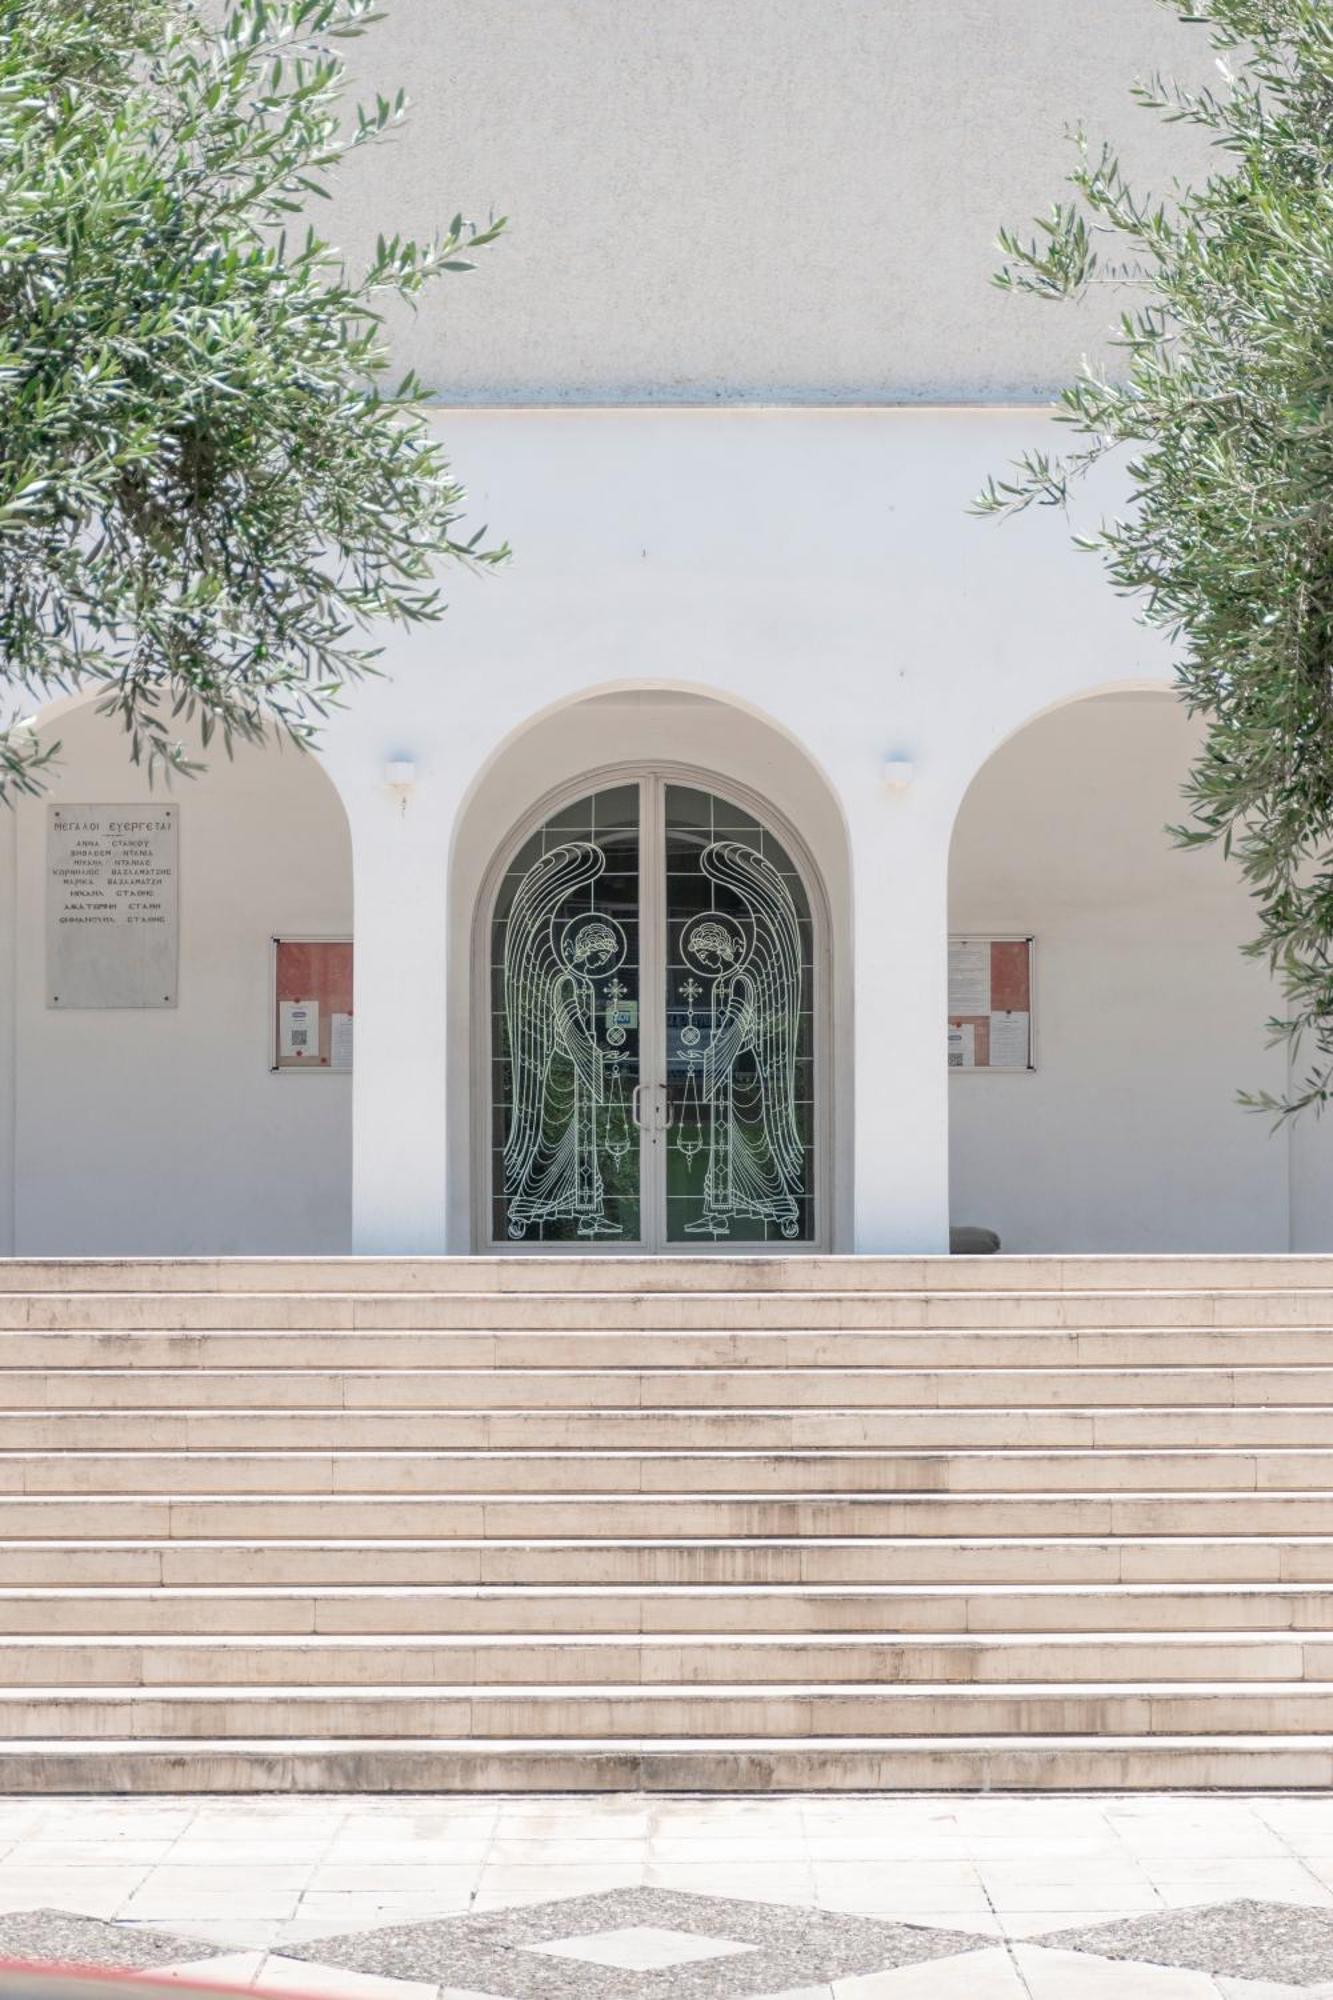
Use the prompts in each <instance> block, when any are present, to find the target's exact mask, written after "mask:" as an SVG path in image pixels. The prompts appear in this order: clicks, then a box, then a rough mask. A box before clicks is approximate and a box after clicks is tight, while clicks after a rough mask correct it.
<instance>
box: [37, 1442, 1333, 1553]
mask: <svg viewBox="0 0 1333 2000" xmlns="http://www.w3.org/2000/svg"><path fill="white" fill-rule="evenodd" d="M1077 1488H1082V1489H1083V1491H1084V1492H1085V1493H1089V1492H1092V1493H1096V1492H1117V1493H1129V1492H1135V1491H1140V1490H1144V1491H1158V1492H1160V1491H1168V1492H1172V1493H1175V1492H1179V1493H1182V1494H1184V1493H1192V1494H1199V1493H1206V1492H1227V1491H1241V1492H1268V1493H1284V1492H1313V1493H1333V1449H1326V1450H1313V1449H1309V1448H1287V1447H1285V1446H1284V1447H1278V1446H1272V1447H1255V1448H1252V1449H1249V1450H1245V1449H1231V1448H1223V1447H1217V1448H1215V1449H1209V1448H1206V1447H1205V1448H1200V1449H1197V1450H1168V1449H1158V1450H1148V1451H1126V1450H1117V1449H1111V1448H1110V1447H1107V1448H1105V1449H1094V1448H1088V1449H1084V1450H1078V1449H1075V1448H1072V1447H1071V1448H1069V1449H1067V1450H1064V1451H1060V1450H1049V1451H1040V1450H1032V1449H1027V1448H1023V1447H1017V1448H1015V1449H1014V1450H1012V1451H984V1450H979V1449H978V1450H959V1451H951V1452H934V1453H932V1452H926V1451H920V1452H915V1453H910V1452H907V1451H905V1450H904V1451H900V1452H895V1451H892V1450H889V1449H887V1448H886V1449H884V1450H882V1451H874V1450H864V1451H837V1450H832V1449H827V1450H807V1451H798V1450H791V1451H764V1450H754V1451H729V1450H722V1449H719V1450H716V1451H705V1450H700V1451H681V1450H676V1451H672V1450H660V1451H650V1450H648V1449H646V1448H645V1449H642V1450H633V1449H630V1448H628V1447H625V1448H622V1449H620V1450H610V1451H593V1450H591V1449H584V1450H569V1449H556V1448H554V1447H552V1448H549V1449H547V1450H531V1451H520V1450H512V1449H511V1450H506V1449H502V1448H500V1447H499V1446H497V1447H496V1448H495V1449H493V1450H489V1451H484V1450H483V1451H425V1450H415V1449H404V1450H399V1451H379V1452H377V1451H373V1450H362V1451H357V1450H346V1451H330V1450H313V1449H312V1450H305V1451H240V1450H237V1451H209V1450H204V1449H200V1450H198V1451H189V1450H184V1449H182V1450H178V1451H158V1450H139V1451H131V1450H124V1451H73V1450H71V1451H64V1452H43V1453H35V1452H21V1451H0V1496H3V1498H0V1508H3V1507H4V1506H5V1505H6V1504H8V1502H9V1501H10V1500H11V1499H12V1498H13V1496H16V1495H20V1494H22V1495H27V1496H36V1495H43V1494H47V1495H57V1494H66V1495H76V1494H81V1495H85V1496H91V1495H99V1496H107V1497H114V1496H117V1495H143V1496H150V1495H166V1494H173V1495H181V1494H192V1493H195V1494H206V1493H218V1494H220V1493H227V1494H240V1493H254V1494H264V1495H282V1494H302V1493H310V1494H317V1493H322V1494H339V1493H358V1494H364V1495H367V1496H369V1495H375V1494H383V1495H389V1494H402V1495H408V1494H421V1493H437V1494H451V1495H465V1494H473V1493H483V1492H485V1493H495V1492H500V1493H507V1494H521V1493H528V1492H543V1493H548V1494H554V1493H563V1494H586V1495H593V1494H617V1493H620V1494H625V1493H660V1494H677V1495H685V1494H718V1493H755V1494H785V1495H791V1494H795V1493H806V1492H822V1493H828V1492H839V1491H846V1492H861V1493H865V1492H883V1493H903V1494H907V1493H917V1494H934V1495H938V1494H946V1493H957V1494H964V1493H978V1494H980V1493H984V1494H988V1495H996V1496H999V1495H1004V1494H1032V1495H1036V1494H1041V1493H1066V1492H1071V1491H1073V1490H1075V1489H1077ZM0 1532H7V1531H6V1530H4V1517H3V1514H2V1513H0Z"/></svg>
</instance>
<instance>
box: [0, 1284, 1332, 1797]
mask: <svg viewBox="0 0 1333 2000" xmlns="http://www.w3.org/2000/svg"><path fill="white" fill-rule="evenodd" d="M1331 1783H1333V1259H1318V1258H1302V1257H1275V1258H1263V1257H1237V1258H1207V1259H1205V1258H1072V1257H1067V1258H1017V1257H1014V1258H979V1259H965V1258H953V1259H945V1258H940V1259H930V1258H817V1257H807V1258H797V1257H786V1258H769V1257H765V1256H755V1257H747V1258H717V1257H709V1258H698V1259H694V1260H686V1259H671V1258H662V1259H642V1258H618V1257H604V1258H600V1259H596V1260H592V1259H587V1260H584V1259H557V1258H509V1259H504V1258H500V1259H487V1258H460V1259H423V1260H377V1259H355V1260H351V1259H349V1260H337V1261H328V1262H320V1263H306V1262H301V1261H296V1260H254V1259H245V1260H221V1261H210V1260H181V1261H172V1262H162V1263H155V1262H142V1261H139V1262H98V1261H80V1262H66V1261H51V1262H26V1261H11V1262H8V1263H5V1264H0V1792H57V1791H66V1792H120V1791H209V1790H214V1791H228V1790H234V1791H251V1790H309V1791H339V1790H349V1789H357V1790H368V1791H395V1790H402V1791H414V1790H415V1791H449V1790H468V1789H476V1790H483V1789H484V1790H522V1789H529V1788H531V1789H555V1790H579V1789H599V1788H614V1789H636V1788H641V1787H646V1788H650V1789H662V1790H667V1789H677V1790H710V1789H721V1790H727V1789H734V1790H740V1791H746V1790H764V1791H767V1790H777V1789H787V1788H801V1789H857V1790H861V1789H875V1788H891V1789H895V1790H903V1789H914V1788H923V1789H954V1788H966V1789H983V1788H1018V1789H1073V1790H1088V1789H1097V1788H1106V1789H1132V1788H1164V1787H1173V1786H1180V1787H1190V1788H1194V1787H1199V1786H1212V1785H1216V1786H1229V1787H1236V1786H1253V1787H1257V1788H1263V1789H1273V1788H1283V1787H1305V1786H1309V1787H1320V1788H1323V1787H1326V1786H1328V1785H1330V1784H1331Z"/></svg>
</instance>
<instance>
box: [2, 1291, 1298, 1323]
mask: <svg viewBox="0 0 1333 2000" xmlns="http://www.w3.org/2000/svg"><path fill="white" fill-rule="evenodd" d="M715 1282H716V1281H715ZM1253 1326H1264V1327H1292V1328H1295V1327H1317V1328H1324V1329H1328V1328H1329V1327H1333V1290H1329V1289H1328V1288H1327V1286H1325V1288H1323V1289H1321V1290H1317V1291H1267V1292H1264V1291H1258V1290H1251V1291H1235V1292H1211V1291H1197V1292H1153V1291H1148V1292H1132V1291H1111V1292H1097V1291H1084V1292H1064V1293H1057V1292H1009V1291H997V1292H991V1293H984V1292H975V1293H965V1292H954V1293H948V1292H935V1293H931V1292H913V1291H899V1292H873V1291H866V1290H856V1291H845V1292H817V1291H801V1292H796V1291H792V1292H768V1293H764V1292H760V1291H751V1290H745V1291H733V1292H727V1291H725V1290H718V1291H713V1292H709V1291H704V1290H671V1291H663V1292H656V1293H654V1292H635V1291H632V1290H628V1289H627V1290H625V1291H622V1292H614V1291H597V1290H593V1289H588V1290H580V1289H570V1290H568V1291H561V1292H551V1293H545V1294H543V1293H538V1292H531V1293H524V1294H521V1295H520V1294H514V1293H510V1294H499V1293H484V1292H474V1293H468V1292H462V1291H460V1292H435V1293H410V1292H398V1291H395V1292H391V1293H384V1294H375V1293H352V1292H341V1293H328V1294H322V1293H309V1292H304V1293H303V1292H291V1293H282V1292H278V1293H267V1294H265V1293H260V1292H256V1293H252V1294H244V1293H238V1292H232V1293H216V1294H209V1293H187V1292H177V1293H171V1294H164V1293H156V1292H109V1293H98V1292H91V1291H89V1292H69V1293H66V1294H60V1293H40V1292H38V1293H26V1294H25V1293H20V1292H3V1291H0V1330H4V1329H12V1330H15V1331H22V1330H28V1331H37V1330H41V1329H43V1328H51V1329H55V1328H61V1329H68V1330H71V1331H77V1330H83V1329H88V1330H92V1331H98V1332H110V1331H113V1330H126V1331H128V1330H136V1329H146V1330H149V1331H154V1330H160V1329H163V1328H171V1329H173V1330H174V1329H176V1328H180V1329H182V1330H188V1329H198V1328H235V1329H241V1328H250V1329H255V1330H262V1331H265V1332H279V1331H285V1330H287V1329H301V1328H308V1329H309V1328H314V1329H320V1330H331V1331H332V1330H338V1329H342V1330H346V1331H351V1330H355V1329H367V1328H383V1329H385V1330H392V1329H406V1330H409V1331H417V1330H420V1329H427V1328H441V1329H449V1328H452V1329H459V1330H477V1331H481V1330H512V1329H516V1328H517V1329H522V1330H532V1331H535V1330H538V1329H542V1330H550V1331H554V1330H559V1329H574V1330H579V1331H588V1330H595V1329H598V1328H605V1329H608V1330H610V1331H613V1332H633V1331H635V1330H637V1329H649V1330H651V1329H671V1328H681V1329H684V1330H690V1329H702V1330H705V1331H708V1332H721V1331H732V1330H738V1331H739V1330H744V1329H746V1328H752V1329H755V1330H760V1331H775V1330H783V1329H788V1328H790V1329H793V1330H797V1331H806V1330H812V1329H817V1328H849V1329H856V1328H871V1329H881V1328H885V1327H890V1328H892V1327H898V1328H912V1327H918V1328H939V1329H941V1330H948V1329H953V1328H957V1329H969V1328H981V1329H986V1330H998V1329H1002V1328H1009V1329H1025V1328H1057V1329H1082V1328H1089V1329H1097V1330H1099V1331H1100V1330H1102V1329H1106V1328H1113V1327H1153V1328H1180V1327H1253Z"/></svg>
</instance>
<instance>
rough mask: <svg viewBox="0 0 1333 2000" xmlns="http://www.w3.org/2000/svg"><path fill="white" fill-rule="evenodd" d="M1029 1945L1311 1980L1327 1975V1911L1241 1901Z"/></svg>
mask: <svg viewBox="0 0 1333 2000" xmlns="http://www.w3.org/2000/svg"><path fill="white" fill-rule="evenodd" d="M1034 1942H1035V1943H1038V1944H1044V1945H1048V1946H1055V1947H1058V1948H1059V1949H1061V1950H1063V1951H1081V1952H1089V1953H1091V1954H1092V1955H1093V1956H1095V1957H1097V1958H1114V1959H1121V1960H1129V1961H1131V1962H1137V1963H1140V1964H1148V1965H1169V1966H1175V1967H1179V1968H1181V1969H1183V1970H1188V1971H1194V1972H1214V1973H1217V1972H1220V1973H1225V1974H1226V1975H1227V1977H1228V1978H1230V1979H1248V1980H1267V1981H1269V1982H1270V1983H1278V1984H1285V1985H1289V1986H1317V1985H1319V1984H1321V1983H1322V1982H1324V1981H1326V1980H1333V1913H1330V1912H1329V1911H1327V1910H1310V1909H1302V1908H1299V1907H1297V1908H1295V1909H1293V1908H1292V1907H1291V1906H1290V1905H1288V1904H1285V1903H1257V1902H1251V1901H1248V1900H1245V1899H1242V1900H1240V1901H1237V1902H1234V1903H1221V1904H1213V1905H1211V1906H1205V1907H1204V1908H1203V1909H1197V1910H1170V1911H1165V1912H1163V1913H1162V1914H1161V1915H1159V1916H1152V1917H1130V1918H1128V1919H1124V1920H1122V1921H1120V1922H1118V1923H1110V1924H1093V1925H1092V1926H1091V1928H1089V1929H1086V1930H1074V1931H1057V1932H1056V1933H1055V1935H1054V1936H1053V1937H1046V1938H1038V1939H1035V1940H1034Z"/></svg>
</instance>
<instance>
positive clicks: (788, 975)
mask: <svg viewBox="0 0 1333 2000" xmlns="http://www.w3.org/2000/svg"><path fill="white" fill-rule="evenodd" d="M490 942H491V950H490V972H489V977H490V1009H491V1022H490V1026H491V1037H490V1049H491V1065H490V1066H491V1076H490V1103H491V1130H490V1144H491V1164H492V1171H491V1211H492V1213H491V1231H492V1240H493V1241H495V1242H497V1243H508V1244H510V1245H512V1246H515V1247H517V1246H519V1245H529V1246H532V1247H534V1248H538V1247H541V1246H545V1245H558V1244H567V1245H569V1246H570V1247H571V1248H580V1247H582V1248H584V1249H592V1248H602V1249H612V1250H613V1249H648V1250H653V1249H664V1248H667V1247H670V1248H671V1249H672V1250H687V1249H725V1248H726V1247H727V1246H728V1245H736V1246H741V1247H744V1246H747V1245H753V1244H758V1243H773V1244H775V1245H777V1246H779V1247H781V1246H783V1245H791V1246H795V1245H798V1244H802V1243H812V1242H813V1241H814V1240H815V1184H814V1176H815V1154H816V1147H815V1133H816V1124H815V1046H814V1025H815V1024H814V938H813V928H812V918H811V911H810V902H809V897H808V894H807V891H806V887H805V884H804V882H803V881H802V879H801V875H800V871H799V870H798V869H797V867H796V866H795V864H794V862H793V861H792V858H791V856H790V855H789V853H788V852H787V850H786V849H785V848H784V847H783V845H782V844H781V843H780V842H779V841H778V840H777V839H776V838H775V837H774V835H773V834H772V832H770V831H769V829H768V828H767V827H765V826H764V825H763V823H762V822H761V821H760V820H758V819H756V818H754V817H753V816H752V815H750V814H747V813H746V812H744V811H742V810H740V809H739V808H738V807H736V806H734V805H732V804H731V803H730V802H729V801H727V800H726V799H724V798H721V797H718V796H716V795H714V794H713V793H710V792H705V791H700V790H696V789H694V788H692V787H690V786H688V785H681V784H675V783H672V782H669V781H667V780H664V779H661V778H656V777H649V778H644V779H643V780H641V781H639V782H636V783H631V784H622V785H617V786H615V787H613V788H609V789H607V790H603V791H599V792H595V793H591V794H589V795H588V796H587V797H585V798H583V799H580V800H578V801H577V802H576V803H574V804H572V805H569V806H567V807H564V808H562V809H561V810H559V811H557V812H554V813H552V814H551V815H550V817H549V818H548V819H546V820H545V821H543V823H542V824H541V825H540V826H539V827H538V828H537V829H536V831H535V832H534V833H532V834H531V835H530V836H529V837H528V838H527V840H525V841H524V842H523V844H522V846H521V847H520V848H519V850H518V852H517V853H516V854H515V855H514V856H513V858H512V860H511V861H510V863H509V865H508V867H507V868H506V871H505V874H504V876H503V878H502V880H501V882H500V886H499V891H498V894H497V896H496V901H495V906H494V911H493V919H492V926H491V941H490Z"/></svg>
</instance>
